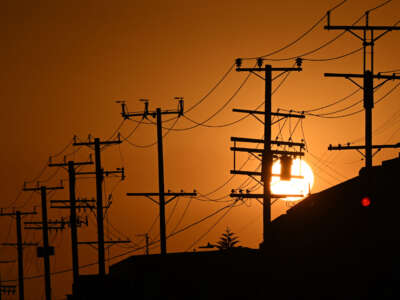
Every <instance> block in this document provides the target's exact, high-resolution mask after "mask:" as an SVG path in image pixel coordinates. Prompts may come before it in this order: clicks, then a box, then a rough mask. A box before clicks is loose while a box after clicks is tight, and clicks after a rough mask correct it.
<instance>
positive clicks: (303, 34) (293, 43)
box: [243, 0, 347, 60]
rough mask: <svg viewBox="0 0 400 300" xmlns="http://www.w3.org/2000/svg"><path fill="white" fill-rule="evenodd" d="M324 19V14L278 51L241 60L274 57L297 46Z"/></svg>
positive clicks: (336, 7) (344, 1)
mask: <svg viewBox="0 0 400 300" xmlns="http://www.w3.org/2000/svg"><path fill="white" fill-rule="evenodd" d="M346 2H347V0H343V1H341V2H340V3H339V4H337V5H335V6H334V7H332V8H331V9H329V10H328V11H331V12H332V11H334V10H336V9H338V8H339V7H340V6H342V5H343V4H344V3H346ZM325 18H326V14H324V15H323V16H322V17H321V18H320V19H319V20H318V21H317V22H316V23H314V24H313V25H312V26H311V27H310V28H309V29H308V30H306V31H305V32H304V33H302V34H301V35H300V36H299V37H298V38H296V39H295V40H294V41H292V42H290V43H289V44H287V45H285V46H283V47H281V48H279V49H277V50H274V51H272V52H269V53H267V54H264V55H261V56H257V57H246V58H243V59H245V60H249V59H257V58H266V57H269V56H272V55H274V54H277V53H279V52H282V51H284V50H286V49H288V48H289V47H291V46H293V45H295V44H297V43H298V42H299V41H301V40H302V39H303V38H304V37H306V36H307V35H308V34H309V33H311V32H312V31H313V30H314V29H315V28H316V27H317V26H318V25H319V24H320V23H321V22H322V21H323V20H324V19H325ZM296 57H299V56H296ZM296 57H295V58H296Z"/></svg>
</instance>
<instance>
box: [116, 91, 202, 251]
mask: <svg viewBox="0 0 400 300" xmlns="http://www.w3.org/2000/svg"><path fill="white" fill-rule="evenodd" d="M175 99H177V100H179V108H178V110H165V111H162V110H161V108H157V109H156V111H149V103H148V101H147V100H144V101H145V108H144V112H137V113H129V112H127V108H126V104H125V103H124V102H122V113H121V115H122V117H123V118H124V119H129V118H130V117H142V118H147V117H148V116H149V115H150V116H152V117H153V118H156V119H157V146H158V189H159V192H158V193H127V195H128V196H145V197H147V198H149V199H150V200H152V201H153V202H155V203H156V204H158V206H159V208H160V247H161V254H162V255H166V254H167V236H166V225H165V205H166V204H168V203H169V202H170V201H172V200H173V199H175V198H176V197H178V196H196V195H197V194H196V193H183V192H182V193H165V189H164V157H163V141H162V139H163V136H162V115H178V118H179V117H180V116H183V98H181V97H175ZM151 196H158V199H159V201H158V202H157V201H155V200H154V199H153V198H151ZM165 196H172V198H171V199H169V200H167V201H166V200H165Z"/></svg>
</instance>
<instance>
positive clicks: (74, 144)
mask: <svg viewBox="0 0 400 300" xmlns="http://www.w3.org/2000/svg"><path fill="white" fill-rule="evenodd" d="M121 143H122V141H121V140H120V139H118V140H116V141H100V142H99V144H100V145H113V144H121ZM72 145H73V146H94V145H95V142H91V141H89V142H74V143H73V144H72Z"/></svg>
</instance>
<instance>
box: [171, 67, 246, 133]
mask: <svg viewBox="0 0 400 300" xmlns="http://www.w3.org/2000/svg"><path fill="white" fill-rule="evenodd" d="M250 76H251V73H249V74H247V76H246V77H245V79H244V80H243V81H242V83H241V84H240V85H239V87H238V88H237V89H236V90H235V92H234V93H233V95H232V96H231V97H230V98H229V99H228V100H227V101H226V102H225V103H224V104H223V105H222V106H221V107H220V108H219V109H217V111H216V112H214V113H213V114H212V115H211V116H210V117H208V118H207V119H206V120H204V121H201V122H197V121H195V120H192V119H191V118H189V117H188V116H186V115H183V117H184V118H185V119H187V120H189V121H190V122H192V123H194V124H195V125H193V126H190V127H186V128H175V129H173V130H174V131H185V130H190V129H194V128H196V127H199V126H204V127H225V126H226V125H223V126H221V125H207V124H206V123H207V122H208V121H210V120H211V119H213V118H214V117H215V116H217V115H218V114H219V113H220V112H221V111H222V110H223V109H224V108H225V107H226V106H227V105H228V104H229V103H230V102H232V100H233V99H234V98H235V97H236V96H237V94H238V93H239V91H240V90H241V89H242V88H243V86H244V85H245V84H246V83H247V81H248V79H249V78H250Z"/></svg>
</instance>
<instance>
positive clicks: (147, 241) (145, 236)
mask: <svg viewBox="0 0 400 300" xmlns="http://www.w3.org/2000/svg"><path fill="white" fill-rule="evenodd" d="M137 236H143V237H144V238H145V242H146V244H145V245H146V246H145V247H146V250H145V251H146V255H149V234H148V233H144V234H137Z"/></svg>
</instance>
